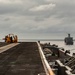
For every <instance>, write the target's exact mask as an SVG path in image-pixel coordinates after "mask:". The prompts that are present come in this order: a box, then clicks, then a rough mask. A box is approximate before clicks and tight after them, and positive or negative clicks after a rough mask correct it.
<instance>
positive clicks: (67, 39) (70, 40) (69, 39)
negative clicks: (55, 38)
mask: <svg viewBox="0 0 75 75" xmlns="http://www.w3.org/2000/svg"><path fill="white" fill-rule="evenodd" d="M64 42H65V44H66V45H73V37H70V34H68V37H65V39H64Z"/></svg>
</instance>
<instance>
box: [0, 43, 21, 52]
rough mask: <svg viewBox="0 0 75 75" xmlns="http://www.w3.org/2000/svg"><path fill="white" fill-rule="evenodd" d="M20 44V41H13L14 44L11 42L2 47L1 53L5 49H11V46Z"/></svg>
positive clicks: (0, 48)
mask: <svg viewBox="0 0 75 75" xmlns="http://www.w3.org/2000/svg"><path fill="white" fill-rule="evenodd" d="M18 44H20V43H12V44H9V45H6V46H3V47H0V53H2V52H4V51H6V50H8V49H10V48H12V47H14V46H16V45H18Z"/></svg>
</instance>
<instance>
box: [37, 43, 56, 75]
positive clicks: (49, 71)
mask: <svg viewBox="0 0 75 75" xmlns="http://www.w3.org/2000/svg"><path fill="white" fill-rule="evenodd" d="M37 44H38V48H39V53H40V56H41V60H42V63H43V66H44V69H45V72H46V75H55V74H54V72H53V71H52V69H51V67H50V66H49V64H48V62H47V60H46V58H45V55H44V53H43V51H42V48H41V46H40V44H39V43H38V42H37Z"/></svg>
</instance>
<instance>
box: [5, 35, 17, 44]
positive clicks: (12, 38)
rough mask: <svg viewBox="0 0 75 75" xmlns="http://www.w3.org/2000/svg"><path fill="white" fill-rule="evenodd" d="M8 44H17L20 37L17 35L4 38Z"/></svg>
mask: <svg viewBox="0 0 75 75" xmlns="http://www.w3.org/2000/svg"><path fill="white" fill-rule="evenodd" d="M4 40H5V42H6V43H17V42H18V37H17V35H14V34H8V35H6V36H5V38H4Z"/></svg>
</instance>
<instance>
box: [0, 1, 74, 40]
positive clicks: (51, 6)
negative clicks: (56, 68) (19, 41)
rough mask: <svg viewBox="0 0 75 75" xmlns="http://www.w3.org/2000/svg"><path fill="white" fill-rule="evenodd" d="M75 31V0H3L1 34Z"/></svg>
mask: <svg viewBox="0 0 75 75" xmlns="http://www.w3.org/2000/svg"><path fill="white" fill-rule="evenodd" d="M9 33H14V34H17V35H18V36H19V38H26V39H27V38H37V37H39V38H41V37H46V38H47V37H48V35H50V34H54V33H75V0H0V36H1V37H3V36H5V35H7V34H9Z"/></svg>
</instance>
